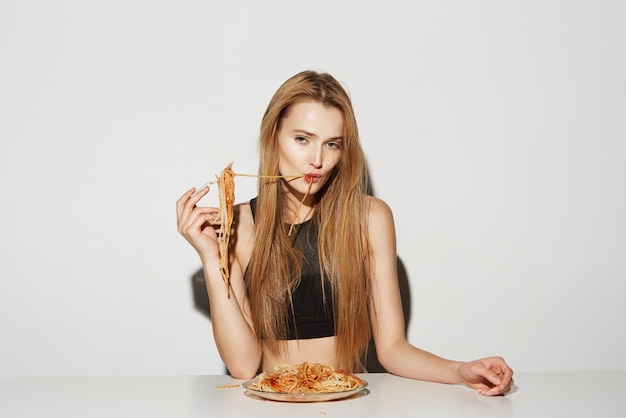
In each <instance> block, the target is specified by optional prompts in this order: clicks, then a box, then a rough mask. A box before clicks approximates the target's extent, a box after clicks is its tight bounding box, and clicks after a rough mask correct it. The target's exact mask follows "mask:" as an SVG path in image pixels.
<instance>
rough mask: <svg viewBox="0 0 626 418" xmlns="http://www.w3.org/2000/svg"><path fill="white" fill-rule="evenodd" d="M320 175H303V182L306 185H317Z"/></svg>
mask: <svg viewBox="0 0 626 418" xmlns="http://www.w3.org/2000/svg"><path fill="white" fill-rule="evenodd" d="M320 177H321V176H320V175H319V174H315V173H308V174H305V175H304V180H305V181H306V182H307V183H317V182H318V181H320Z"/></svg>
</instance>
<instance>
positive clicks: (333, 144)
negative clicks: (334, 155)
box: [326, 142, 341, 149]
mask: <svg viewBox="0 0 626 418" xmlns="http://www.w3.org/2000/svg"><path fill="white" fill-rule="evenodd" d="M326 146H327V147H328V148H333V149H338V148H341V144H340V143H339V142H328V143H327V144H326Z"/></svg>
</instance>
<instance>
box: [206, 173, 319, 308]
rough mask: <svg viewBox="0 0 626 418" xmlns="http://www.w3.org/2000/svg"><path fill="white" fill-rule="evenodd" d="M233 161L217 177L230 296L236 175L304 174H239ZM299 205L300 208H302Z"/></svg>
mask: <svg viewBox="0 0 626 418" xmlns="http://www.w3.org/2000/svg"><path fill="white" fill-rule="evenodd" d="M232 166H233V163H232V162H231V163H230V164H228V166H227V167H226V168H224V169H223V170H222V171H221V173H220V174H219V176H217V175H216V177H217V190H218V198H219V211H218V215H217V219H219V221H220V228H219V230H218V231H217V237H218V241H219V250H220V263H219V264H220V273H221V275H222V279H223V280H224V285H225V286H226V293H227V295H228V298H230V268H229V252H228V248H229V244H230V236H231V229H232V224H233V212H234V210H233V209H234V206H235V176H243V177H263V178H269V179H281V178H288V179H292V180H293V179H297V178H300V177H304V176H303V175H302V176H261V175H252V174H237V173H235V172H234V171H233V169H232ZM312 184H313V183H312V182H309V188H308V190H307V192H306V194H305V195H304V198H303V199H302V201H300V206H301V205H302V202H304V199H306V197H307V196H308V195H309V193H310V191H311V185H312ZM300 206H298V209H299V208H300ZM295 214H296V216H297V214H298V210H296V212H295ZM295 222H296V217H295V216H294V219H293V221H292V223H291V228H289V235H291V232H292V230H293V227H294V225H295Z"/></svg>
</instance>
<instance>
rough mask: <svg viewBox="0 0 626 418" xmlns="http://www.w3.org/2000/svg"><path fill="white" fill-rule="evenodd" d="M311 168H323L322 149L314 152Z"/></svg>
mask: <svg viewBox="0 0 626 418" xmlns="http://www.w3.org/2000/svg"><path fill="white" fill-rule="evenodd" d="M311 166H312V167H314V168H322V149H321V148H318V149H315V150H313V153H312V155H311Z"/></svg>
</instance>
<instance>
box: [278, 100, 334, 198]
mask: <svg viewBox="0 0 626 418" xmlns="http://www.w3.org/2000/svg"><path fill="white" fill-rule="evenodd" d="M342 136H343V114H342V113H341V111H339V110H338V109H336V108H333V107H326V106H324V105H323V104H321V103H319V102H315V101H304V102H300V103H297V104H294V105H292V106H291V107H290V108H289V110H288V112H287V114H286V116H285V117H284V118H283V119H282V121H281V126H280V130H279V131H278V147H279V153H280V155H279V162H278V170H279V171H280V174H281V175H283V176H304V177H300V178H298V179H295V180H290V181H287V183H286V184H287V187H288V189H289V191H290V192H291V193H292V194H293V195H294V196H295V197H296V198H297V199H298V200H300V199H302V197H303V196H304V195H305V194H306V193H307V191H308V190H309V187H310V188H311V189H310V192H309V195H310V196H311V197H313V196H314V195H315V194H316V193H317V192H318V191H319V190H320V189H321V188H322V187H323V186H324V185H325V184H326V182H327V181H328V178H329V176H330V174H331V173H332V171H333V168H334V167H335V166H336V165H337V163H339V160H340V158H341V152H342V150H341V148H342V141H343V138H342Z"/></svg>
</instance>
